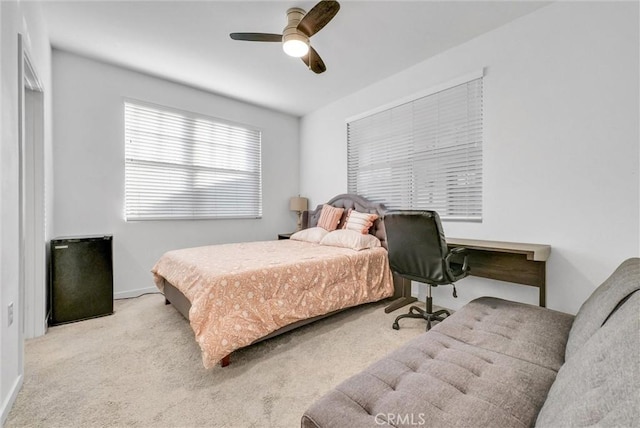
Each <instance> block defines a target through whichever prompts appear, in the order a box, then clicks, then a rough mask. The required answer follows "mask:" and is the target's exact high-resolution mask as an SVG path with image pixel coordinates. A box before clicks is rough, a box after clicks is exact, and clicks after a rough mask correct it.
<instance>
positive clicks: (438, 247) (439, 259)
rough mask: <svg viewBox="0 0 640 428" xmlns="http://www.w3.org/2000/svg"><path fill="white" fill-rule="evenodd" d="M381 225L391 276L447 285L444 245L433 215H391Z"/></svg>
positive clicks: (442, 236)
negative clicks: (384, 229)
mask: <svg viewBox="0 0 640 428" xmlns="http://www.w3.org/2000/svg"><path fill="white" fill-rule="evenodd" d="M384 224H385V228H386V231H387V243H388V246H389V264H390V266H391V270H392V271H393V272H395V273H397V274H398V275H400V276H403V277H405V278H408V279H412V280H415V281H419V282H425V283H427V284H431V285H442V284H449V283H450V281H449V280H448V278H447V274H446V272H445V270H446V267H445V262H444V258H445V257H446V255H447V253H448V248H447V241H446V240H445V237H444V231H443V229H442V224H441V223H440V216H438V213H437V212H435V211H414V210H411V211H391V212H388V213H386V214H385V216H384Z"/></svg>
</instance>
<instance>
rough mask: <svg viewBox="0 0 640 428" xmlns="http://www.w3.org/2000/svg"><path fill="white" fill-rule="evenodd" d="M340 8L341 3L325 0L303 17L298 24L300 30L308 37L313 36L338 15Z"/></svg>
mask: <svg viewBox="0 0 640 428" xmlns="http://www.w3.org/2000/svg"><path fill="white" fill-rule="evenodd" d="M339 10H340V3H338V2H337V1H334V0H323V1H321V2H320V3H318V4H317V5H315V6H313V8H312V9H311V10H310V11H309V12H308V13H307V14H306V15H305V16H304V18H302V20H301V21H300V23H299V24H298V30H299V31H302V32H303V33H304V34H306V35H307V37H311V36H313V35H314V34H316V33H317V32H318V31H320V30H322V29H323V28H324V26H325V25H327V24H328V23H329V21H331V20H332V19H333V17H334V16H336V13H338V11H339Z"/></svg>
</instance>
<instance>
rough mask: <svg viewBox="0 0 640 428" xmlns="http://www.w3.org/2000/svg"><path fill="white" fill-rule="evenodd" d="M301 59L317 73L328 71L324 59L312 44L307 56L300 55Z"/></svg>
mask: <svg viewBox="0 0 640 428" xmlns="http://www.w3.org/2000/svg"><path fill="white" fill-rule="evenodd" d="M300 59H301V60H302V62H304V63H305V64H306V65H307V67H309V68H310V69H311V70H312V71H313V72H314V73H316V74H320V73H324V72H325V71H327V67H326V66H325V65H324V61H322V58H320V55H318V52H316V50H315V49H314V48H312V47H311V46H309V52H308V53H307V54H306V55H305V56H303V57H300Z"/></svg>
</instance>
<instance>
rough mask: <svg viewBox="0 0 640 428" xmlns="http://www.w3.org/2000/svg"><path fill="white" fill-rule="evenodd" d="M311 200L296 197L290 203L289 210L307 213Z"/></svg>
mask: <svg viewBox="0 0 640 428" xmlns="http://www.w3.org/2000/svg"><path fill="white" fill-rule="evenodd" d="M308 202H309V200H308V199H307V198H301V197H300V196H294V197H293V198H291V200H290V201H289V209H290V210H291V211H305V210H306V209H307V204H308Z"/></svg>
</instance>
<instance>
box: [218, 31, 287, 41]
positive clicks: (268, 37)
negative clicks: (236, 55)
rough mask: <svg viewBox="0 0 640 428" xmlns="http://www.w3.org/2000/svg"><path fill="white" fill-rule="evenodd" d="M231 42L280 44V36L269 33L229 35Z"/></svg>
mask: <svg viewBox="0 0 640 428" xmlns="http://www.w3.org/2000/svg"><path fill="white" fill-rule="evenodd" d="M229 37H231V38H232V39H233V40H245V41H248V42H282V34H269V33H231V34H229Z"/></svg>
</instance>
